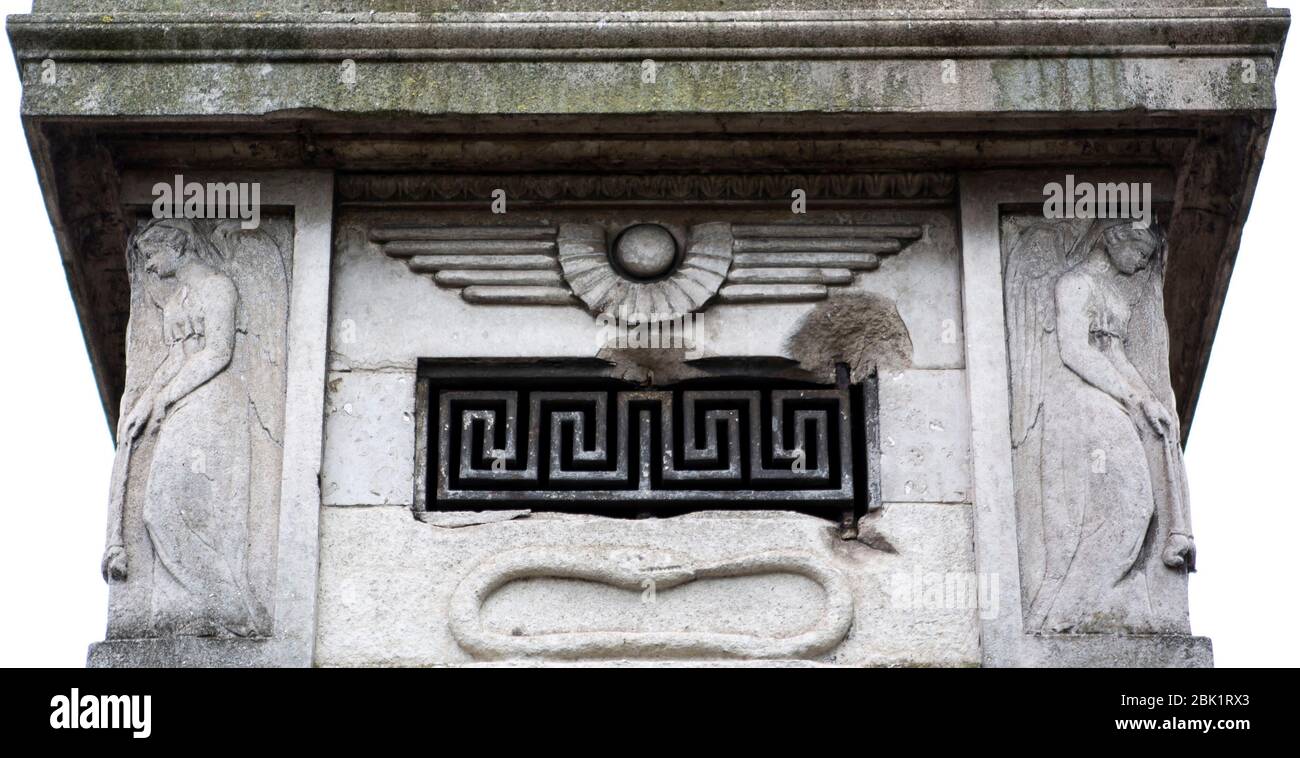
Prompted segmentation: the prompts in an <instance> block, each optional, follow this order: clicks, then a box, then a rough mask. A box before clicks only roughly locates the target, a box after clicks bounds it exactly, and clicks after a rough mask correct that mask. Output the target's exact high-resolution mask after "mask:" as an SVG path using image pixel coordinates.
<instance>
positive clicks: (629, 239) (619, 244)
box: [612, 224, 677, 281]
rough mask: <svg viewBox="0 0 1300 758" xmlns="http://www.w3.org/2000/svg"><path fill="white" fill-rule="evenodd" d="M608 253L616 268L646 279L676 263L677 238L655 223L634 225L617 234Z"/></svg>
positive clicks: (661, 272)
mask: <svg viewBox="0 0 1300 758" xmlns="http://www.w3.org/2000/svg"><path fill="white" fill-rule="evenodd" d="M612 253H613V259H614V263H615V264H616V265H617V266H618V268H619V270H621V271H622V272H623V273H625V274H627V275H628V276H629V277H631V278H633V279H637V280H640V281H646V280H649V279H655V278H657V277H660V276H663V275H664V274H667V273H668V272H669V271H671V270H672V268H673V264H675V263H676V262H677V240H676V239H674V238H673V235H672V232H669V231H668V230H667V229H665V228H663V227H662V226H659V225H658V224H637V225H636V226H632V227H628V228H627V229H625V230H624V231H623V233H622V234H620V235H618V239H617V240H615V241H614V250H613V251H612Z"/></svg>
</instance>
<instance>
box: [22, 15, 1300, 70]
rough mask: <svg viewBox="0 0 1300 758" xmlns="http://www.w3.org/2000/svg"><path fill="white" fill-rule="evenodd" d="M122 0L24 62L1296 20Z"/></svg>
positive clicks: (77, 19)
mask: <svg viewBox="0 0 1300 758" xmlns="http://www.w3.org/2000/svg"><path fill="white" fill-rule="evenodd" d="M51 5H55V4H53V3H46V4H44V5H42V6H41V7H42V8H43V9H45V10H54V9H53V8H46V7H45V6H51ZM121 6H122V4H121V3H115V4H113V7H112V14H111V15H107V16H106V15H105V14H104V13H58V12H43V13H35V14H30V15H17V16H10V17H9V21H8V27H9V34H10V37H11V39H12V40H13V43H14V44H13V47H14V50H15V51H16V53H17V55H18V57H19V59H20V60H23V59H32V58H37V59H39V58H42V57H46V56H57V57H60V58H63V59H93V60H98V61H103V60H166V59H182V60H196V59H212V60H221V61H234V60H304V61H329V60H334V61H337V60H341V59H343V58H352V59H355V60H477V61H490V60H499V61H504V60H587V61H592V60H639V59H640V58H642V57H652V58H655V59H656V60H675V59H699V58H705V57H707V58H713V59H719V58H722V59H786V60H792V59H793V60H798V59H819V58H820V59H825V58H845V57H848V58H856V59H869V58H917V57H920V58H949V57H970V56H976V55H978V56H986V57H1024V56H1031V57H1032V56H1037V55H1050V56H1059V55H1067V56H1069V55H1088V56H1092V55H1103V56H1104V55H1144V56H1163V57H1184V56H1189V55H1229V56H1255V55H1267V56H1271V57H1274V58H1276V57H1277V55H1278V54H1279V52H1280V48H1281V44H1282V40H1283V39H1284V37H1285V35H1286V26H1287V17H1288V15H1287V12H1286V11H1285V10H1280V9H1270V8H1266V7H1245V8H1242V7H1236V8H1222V7H1220V8H1211V7H1183V8H1174V7H1166V8H1152V7H1142V8H1086V9H1084V8H1069V9H1050V10H1043V9H1014V10H1006V9H1001V10H992V9H987V8H948V9H937V10H921V9H917V8H900V9H877V10H858V9H847V10H846V9H831V10H794V11H791V10H761V11H756V10H729V11H676V12H659V11H631V12H598V13H597V12H569V11H535V10H534V11H531V12H519V13H472V12H455V11H454V9H453V11H452V12H444V13H374V12H365V11H354V12H341V13H313V12H297V13H294V12H285V11H284V10H279V12H276V11H275V10H273V11H271V12H266V11H265V10H263V9H259V12H256V13H253V12H247V11H238V10H236V11H230V10H225V8H227V7H229V6H225V5H223V6H221V8H222V9H221V10H210V9H205V10H207V12H203V13H201V14H199V13H197V12H189V13H158V12H144V13H140V12H125V13H124V12H121V11H122V10H123V8H122V7H121ZM137 7H139V6H138V5H137ZM455 7H464V6H463V4H460V3H457V4H456V6H455ZM495 7H498V8H499V7H502V6H500V5H498V6H495ZM651 7H653V6H651Z"/></svg>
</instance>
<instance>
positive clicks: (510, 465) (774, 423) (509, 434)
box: [413, 359, 880, 528]
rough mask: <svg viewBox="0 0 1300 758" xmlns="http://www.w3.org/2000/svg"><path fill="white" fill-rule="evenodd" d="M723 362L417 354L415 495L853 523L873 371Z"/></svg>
mask: <svg viewBox="0 0 1300 758" xmlns="http://www.w3.org/2000/svg"><path fill="white" fill-rule="evenodd" d="M727 365H728V368H726V369H724V370H721V371H717V372H715V375H710V376H708V377H707V378H700V379H692V380H689V381H682V382H677V383H674V384H666V385H663V386H654V387H646V386H640V385H635V384H631V383H628V382H626V381H621V380H619V379H617V378H616V376H615V373H614V372H613V370H612V369H613V367H612V366H611V365H610V364H609V363H607V362H605V361H602V360H598V359H573V360H555V359H549V360H535V361H514V360H509V361H506V360H491V359H486V360H485V359H479V360H466V359H459V360H437V361H434V360H426V361H422V362H421V363H420V367H419V375H418V379H417V382H416V425H415V426H416V435H415V436H416V439H415V445H416V469H415V477H414V478H415V481H414V498H413V503H414V509H415V510H416V511H417V512H444V511H488V510H504V509H510V510H513V509H529V510H536V511H553V512H566V513H587V514H594V515H602V516H616V517H617V516H622V517H646V516H669V515H676V514H680V513H685V512H690V511H698V510H768V509H771V510H794V511H800V512H805V513H810V514H814V515H818V516H821V517H825V518H828V519H831V520H835V521H838V522H840V524H841V525H842V526H844V527H846V528H852V526H853V524H854V523H856V519H857V517H859V516H861V515H862V514H863V513H865V512H867V511H869V510H874V509H876V508H878V507H879V505H880V486H879V460H880V445H879V425H878V420H879V401H878V392H877V381H876V376H875V375H874V374H872V375H870V376H868V377H867V378H866V379H865V381H863V382H861V383H859V384H849V383H848V382H847V381H846V380H845V379H843V378H842V379H841V381H840V382H839V383H837V385H822V384H813V383H810V382H806V381H799V380H795V379H791V378H790V372H789V371H787V370H782V369H774V368H772V367H771V366H767V365H764V364H763V362H762V361H755V362H753V363H752V364H750V365H747V362H746V361H745V360H744V359H735V360H733V361H730V362H728V364H727ZM841 373H842V374H843V373H844V372H841ZM453 420H455V423H447V422H449V421H453ZM489 436H490V437H491V439H489ZM756 438H757V440H758V445H755V444H754V441H755V439H756ZM557 441H558V444H556V443H557ZM801 450H802V453H803V454H802V457H803V459H804V460H803V461H802V463H803V466H802V468H799V467H797V466H795V465H794V460H795V458H796V457H800V456H799V451H801Z"/></svg>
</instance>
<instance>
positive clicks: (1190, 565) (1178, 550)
mask: <svg viewBox="0 0 1300 758" xmlns="http://www.w3.org/2000/svg"><path fill="white" fill-rule="evenodd" d="M1160 557H1161V558H1162V559H1163V560H1164V562H1165V565H1166V566H1168V567H1169V568H1172V569H1178V568H1183V567H1184V566H1186V567H1187V570H1188V571H1195V570H1196V541H1195V540H1193V539H1192V535H1190V534H1178V533H1172V534H1170V535H1169V536H1168V537H1166V538H1165V549H1164V550H1163V551H1162V552H1161V554H1160Z"/></svg>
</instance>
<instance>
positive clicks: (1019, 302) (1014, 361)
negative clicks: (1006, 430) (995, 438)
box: [1004, 221, 1077, 446]
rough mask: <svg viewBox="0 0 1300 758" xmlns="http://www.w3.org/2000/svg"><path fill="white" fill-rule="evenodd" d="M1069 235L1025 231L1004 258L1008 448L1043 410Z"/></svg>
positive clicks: (1048, 224) (1057, 225) (1049, 228)
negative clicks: (1050, 341)
mask: <svg viewBox="0 0 1300 758" xmlns="http://www.w3.org/2000/svg"><path fill="white" fill-rule="evenodd" d="M1076 236H1077V235H1076V234H1075V229H1074V228H1073V227H1072V226H1070V225H1068V224H1065V223H1061V222H1052V221H1045V222H1040V223H1037V224H1034V225H1033V226H1030V227H1029V228H1027V229H1025V230H1024V231H1023V232H1022V233H1021V234H1020V237H1019V239H1017V240H1016V242H1015V245H1014V246H1013V247H1012V248H1011V253H1010V255H1008V256H1007V262H1006V276H1005V286H1004V297H1005V300H1006V314H1007V353H1008V356H1007V357H1008V359H1009V360H1010V363H1011V397H1012V406H1011V442H1012V444H1013V445H1014V446H1020V445H1021V444H1022V443H1024V441H1025V439H1026V438H1027V437H1028V435H1029V433H1030V431H1031V430H1032V429H1033V428H1034V427H1035V425H1036V424H1037V422H1038V416H1039V414H1040V413H1041V411H1042V407H1043V371H1044V366H1045V361H1048V360H1054V359H1055V357H1054V354H1053V353H1052V351H1050V350H1048V349H1047V347H1048V346H1047V345H1045V340H1046V339H1047V336H1048V335H1050V334H1051V333H1053V332H1055V331H1056V280H1057V278H1058V277H1060V275H1061V273H1062V272H1063V271H1064V270H1065V268H1066V263H1065V259H1066V254H1067V252H1068V251H1069V250H1070V249H1071V248H1072V247H1073V245H1074V242H1075V238H1076Z"/></svg>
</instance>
